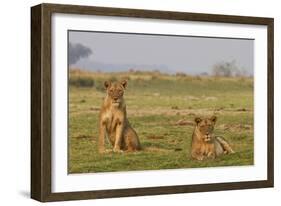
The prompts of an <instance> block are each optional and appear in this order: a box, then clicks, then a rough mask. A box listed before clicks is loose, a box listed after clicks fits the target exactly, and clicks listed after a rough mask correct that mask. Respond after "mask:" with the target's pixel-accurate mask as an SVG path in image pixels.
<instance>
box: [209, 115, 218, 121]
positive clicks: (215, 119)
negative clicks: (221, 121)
mask: <svg viewBox="0 0 281 206" xmlns="http://www.w3.org/2000/svg"><path fill="white" fill-rule="evenodd" d="M217 119H218V118H217V117H216V116H211V118H210V120H211V121H212V122H214V123H216V122H217Z"/></svg>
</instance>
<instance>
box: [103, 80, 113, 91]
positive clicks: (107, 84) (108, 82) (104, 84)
mask: <svg viewBox="0 0 281 206" xmlns="http://www.w3.org/2000/svg"><path fill="white" fill-rule="evenodd" d="M110 85H111V82H110V81H105V82H104V83H103V86H104V88H105V89H107V88H108V87H109V86H110Z"/></svg>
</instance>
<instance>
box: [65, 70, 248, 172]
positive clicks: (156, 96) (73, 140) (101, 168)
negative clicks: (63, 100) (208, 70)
mask: <svg viewBox="0 0 281 206" xmlns="http://www.w3.org/2000/svg"><path fill="white" fill-rule="evenodd" d="M69 78H70V87H69V160H68V161H69V173H89V172H109V171H110V172H112V171H131V170H157V169H176V168H195V167H214V166H240V165H251V164H253V161H254V160H253V156H254V154H253V146H254V138H253V79H252V78H245V77H243V78H242V77H230V78H225V77H192V76H187V75H166V74H160V73H158V72H124V73H122V72H120V73H101V72H96V73H92V72H82V71H79V70H71V72H70V75H69ZM124 78H125V79H128V88H127V90H126V93H125V100H126V104H127V113H128V119H129V121H130V123H131V125H132V126H133V127H134V128H135V130H136V131H137V133H138V135H139V138H140V141H141V144H142V147H143V150H142V151H139V152H135V153H126V152H125V153H113V152H109V153H106V154H103V155H100V154H98V152H97V140H98V113H99V108H100V105H101V103H102V99H103V97H104V96H105V91H104V90H103V86H102V85H103V82H104V81H105V80H108V79H114V80H115V79H124ZM84 80H85V81H87V82H88V83H89V82H90V84H88V83H87V82H86V83H87V84H86V86H85V84H83V81H84ZM80 82H82V84H80ZM79 85H80V86H79ZM81 85H82V86H81ZM83 85H84V86H83ZM87 85H88V86H87ZM89 85H91V86H90V87H89ZM213 114H215V115H217V117H218V121H217V124H216V128H215V133H216V134H217V135H221V136H223V137H225V138H226V139H227V140H229V142H230V143H231V145H232V147H233V148H234V150H235V151H236V153H235V154H231V155H226V156H222V157H219V158H217V159H215V160H204V161H200V162H199V161H195V160H192V159H190V156H189V153H190V146H191V136H192V132H193V129H194V124H193V120H194V118H195V116H210V115H213ZM107 147H108V148H111V145H109V143H107Z"/></svg>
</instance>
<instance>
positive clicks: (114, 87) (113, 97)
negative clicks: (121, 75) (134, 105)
mask: <svg viewBox="0 0 281 206" xmlns="http://www.w3.org/2000/svg"><path fill="white" fill-rule="evenodd" d="M104 87H105V88H106V92H107V96H108V98H109V99H110V101H111V103H112V105H114V106H119V105H120V103H121V102H122V101H123V95H124V90H125V88H126V87H127V81H126V80H122V81H120V82H111V81H105V82H104Z"/></svg>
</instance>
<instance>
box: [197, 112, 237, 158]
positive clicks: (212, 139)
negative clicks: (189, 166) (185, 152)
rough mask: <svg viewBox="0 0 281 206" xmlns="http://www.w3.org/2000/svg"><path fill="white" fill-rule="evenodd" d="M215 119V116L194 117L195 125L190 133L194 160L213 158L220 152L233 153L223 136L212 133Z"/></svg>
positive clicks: (220, 153)
mask: <svg viewBox="0 0 281 206" xmlns="http://www.w3.org/2000/svg"><path fill="white" fill-rule="evenodd" d="M216 121H217V117H216V116H212V117H210V118H205V119H201V118H200V117H196V118H195V123H196V125H195V129H194V132H193V135H192V146H191V157H192V158H194V159H196V160H204V159H206V158H211V159H214V158H216V157H218V156H220V155H222V154H228V153H234V151H233V150H232V148H231V147H230V145H229V143H228V142H227V141H226V140H225V139H224V138H222V137H217V136H215V135H214V134H213V131H214V126H215V123H216Z"/></svg>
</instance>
